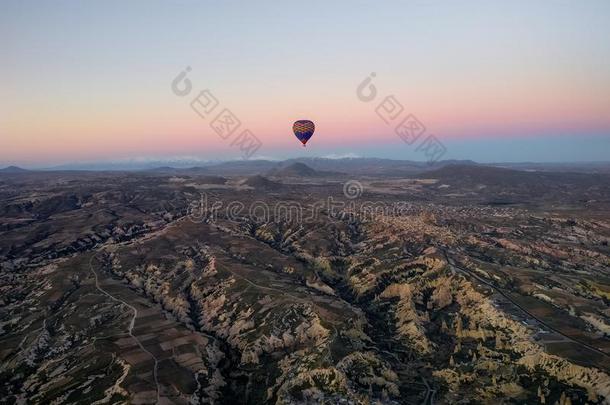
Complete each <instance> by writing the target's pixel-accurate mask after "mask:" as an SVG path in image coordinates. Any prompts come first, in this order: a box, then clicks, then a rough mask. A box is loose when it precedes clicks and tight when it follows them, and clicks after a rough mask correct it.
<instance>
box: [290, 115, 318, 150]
mask: <svg viewBox="0 0 610 405" xmlns="http://www.w3.org/2000/svg"><path fill="white" fill-rule="evenodd" d="M315 130H316V126H315V125H314V123H313V122H311V121H309V120H298V121H295V123H294V124H292V131H293V132H294V135H295V136H296V137H297V138H298V140H299V141H301V143H302V144H303V146H305V144H306V143H307V141H308V140H309V138H311V136H312V135H313V133H314V131H315Z"/></svg>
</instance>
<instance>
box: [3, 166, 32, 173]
mask: <svg viewBox="0 0 610 405" xmlns="http://www.w3.org/2000/svg"><path fill="white" fill-rule="evenodd" d="M27 172H29V170H27V169H23V168H21V167H18V166H8V167H5V168H3V169H0V173H27Z"/></svg>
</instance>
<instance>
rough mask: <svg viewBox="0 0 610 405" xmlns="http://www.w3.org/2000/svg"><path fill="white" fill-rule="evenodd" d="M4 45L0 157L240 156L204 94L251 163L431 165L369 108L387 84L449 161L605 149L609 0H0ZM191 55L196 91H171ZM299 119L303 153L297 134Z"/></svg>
mask: <svg viewBox="0 0 610 405" xmlns="http://www.w3.org/2000/svg"><path fill="white" fill-rule="evenodd" d="M0 55H2V62H1V63H0V166H2V165H7V164H20V165H24V166H31V167H35V166H44V165H53V164H59V163H65V162H77V161H78V162H83V161H100V160H107V159H127V158H135V157H164V156H165V157H167V156H172V157H176V156H192V157H200V158H204V159H225V158H239V157H240V156H241V155H240V153H239V150H237V149H236V148H235V147H234V146H233V147H232V146H231V145H230V140H229V141H227V140H223V139H221V138H220V137H219V136H218V135H217V134H216V133H214V132H213V131H212V130H211V129H210V127H209V122H210V120H209V119H208V120H204V119H202V118H200V117H199V116H198V115H197V114H195V113H194V112H193V110H191V108H190V106H189V101H190V100H191V99H192V98H193V97H194V96H196V93H198V91H199V90H203V89H206V88H207V89H210V90H211V91H212V93H213V94H214V95H215V96H216V97H217V98H218V100H219V101H220V107H219V108H223V107H226V108H229V109H231V110H232V111H233V112H234V113H235V115H236V116H237V117H238V118H239V119H240V120H241V121H242V128H248V129H250V130H251V131H252V132H253V133H254V134H256V136H258V137H259V138H260V140H261V141H262V143H263V146H262V147H261V148H260V149H259V151H258V152H257V154H256V155H255V156H254V157H259V158H265V157H273V158H287V157H294V156H342V155H346V156H351V155H358V156H376V157H390V158H404V159H414V160H425V156H421V152H416V151H415V147H414V146H409V145H406V144H405V143H403V142H402V141H401V140H400V139H399V138H398V137H397V136H396V135H395V134H394V133H393V130H392V128H391V127H390V126H387V125H386V124H385V123H384V122H383V121H382V120H381V119H380V118H379V117H378V116H377V115H376V114H375V107H376V105H377V104H379V102H380V101H381V100H382V98H383V97H385V96H387V95H394V96H395V97H396V99H397V100H399V101H400V102H401V103H402V104H403V105H404V107H405V114H406V113H412V114H414V115H415V116H417V117H418V119H419V120H420V121H421V122H422V123H424V125H425V126H426V128H427V130H428V133H429V134H434V135H435V136H436V137H437V138H438V139H439V140H440V141H441V142H443V143H444V144H445V146H446V147H447V154H446V155H445V158H457V159H473V160H477V161H480V162H493V161H496V162H497V161H599V160H610V1H607V0H600V1H511V2H495V1H493V2H490V1H460V2H457V1H435V2H427V1H400V2H399V1H396V2H373V1H371V2H356V1H334V2H330V1H319V2H318V1H313V2H311V1H310V2H292V1H277V2H245V1H244V2H233V1H223V2H219V1H216V2H211V1H210V2H207V1H199V2H190V1H178V2H176V1H174V2H169V1H168V2H160V1H151V0H146V1H128V2H124V1H103V2H102V1H97V2H94V1H86V2H82V1H41V2H34V1H23V0H19V1H6V0H4V1H2V2H1V3H0ZM186 66H190V67H191V68H192V71H191V72H190V73H189V75H188V77H189V79H190V80H191V81H192V84H193V92H192V93H191V95H189V96H186V97H178V96H176V95H175V94H174V93H173V92H172V91H171V82H172V80H173V79H174V78H175V77H176V76H177V75H178V74H179V73H180V72H181V71H182V70H183V69H184V68H185V67H186ZM371 72H375V73H376V75H377V76H376V78H375V79H374V82H373V83H374V84H375V86H376V88H377V89H378V96H377V99H375V100H374V101H373V102H370V103H364V102H362V101H360V100H359V99H358V98H357V97H356V88H357V86H358V85H359V84H360V83H361V82H362V80H363V79H364V78H365V77H367V76H368V75H369V74H370V73H371ZM217 111H219V110H217ZM303 118H307V119H311V120H313V121H315V123H316V134H315V135H314V137H313V138H312V140H311V141H310V143H309V144H308V147H307V148H306V149H303V148H302V147H301V146H300V145H299V143H298V141H297V140H296V138H294V136H293V135H292V132H291V126H292V122H293V121H295V120H297V119H303ZM418 153H419V154H418Z"/></svg>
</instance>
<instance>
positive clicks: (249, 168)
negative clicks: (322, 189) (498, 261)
mask: <svg viewBox="0 0 610 405" xmlns="http://www.w3.org/2000/svg"><path fill="white" fill-rule="evenodd" d="M452 165H461V166H477V165H481V166H488V167H489V166H493V167H502V168H506V169H515V170H521V171H536V172H575V173H576V172H580V173H610V162H590V163H588V162H585V163H530V162H524V163H491V164H479V163H477V162H473V161H471V160H442V161H439V162H436V163H433V164H429V163H427V162H416V161H411V160H394V159H381V158H352V157H350V158H340V159H330V158H318V157H312V158H309V157H302V158H295V159H288V160H284V161H274V160H235V161H203V160H196V159H178V160H163V161H156V160H133V161H127V162H106V163H90V164H71V165H62V166H55V167H51V168H48V169H44V170H46V171H67V170H91V171H136V170H137V171H147V172H151V173H187V172H188V173H189V174H206V175H222V176H231V175H234V176H243V175H246V176H250V175H256V174H260V175H265V176H278V177H291V176H292V177H320V176H325V175H340V174H345V175H358V176H367V175H370V176H388V177H409V176H413V175H418V174H420V173H423V172H427V171H431V170H437V169H442V168H444V167H447V166H452ZM27 171H28V170H26V169H22V168H19V167H16V166H9V167H7V168H4V169H0V173H23V172H27Z"/></svg>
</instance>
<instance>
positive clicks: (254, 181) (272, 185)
mask: <svg viewBox="0 0 610 405" xmlns="http://www.w3.org/2000/svg"><path fill="white" fill-rule="evenodd" d="M240 185H242V186H249V187H254V188H264V189H278V188H280V187H281V186H282V185H281V184H279V183H276V182H274V181H271V180H269V179H268V178H266V177H263V176H261V175H258V174H257V175H255V176H250V177H247V178H246V179H244V180H243V181H241V183H240Z"/></svg>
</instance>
